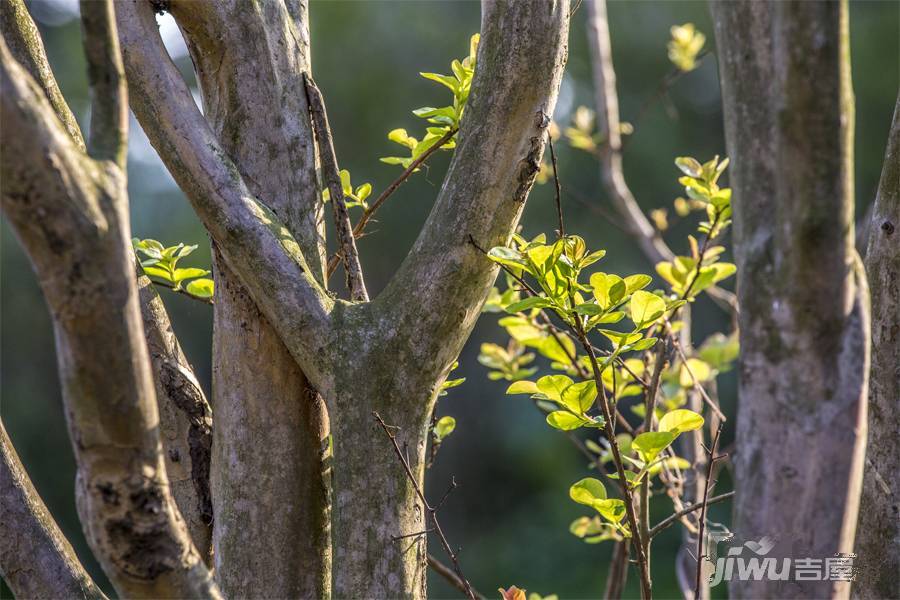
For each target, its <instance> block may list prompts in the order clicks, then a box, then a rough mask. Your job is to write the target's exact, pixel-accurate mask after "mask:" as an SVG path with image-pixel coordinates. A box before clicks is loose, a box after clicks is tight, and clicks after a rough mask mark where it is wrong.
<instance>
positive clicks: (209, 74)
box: [172, 0, 331, 598]
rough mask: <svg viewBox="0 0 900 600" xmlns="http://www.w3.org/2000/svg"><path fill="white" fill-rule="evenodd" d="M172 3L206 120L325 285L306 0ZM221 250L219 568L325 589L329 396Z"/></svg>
mask: <svg viewBox="0 0 900 600" xmlns="http://www.w3.org/2000/svg"><path fill="white" fill-rule="evenodd" d="M172 13H173V16H174V17H175V19H176V21H177V23H178V24H179V27H180V28H181V30H182V33H183V34H184V37H185V40H186V42H187V44H188V48H189V49H190V52H191V58H192V60H193V63H194V69H195V74H196V77H197V81H198V83H199V85H200V89H201V92H202V98H203V112H204V116H205V117H206V120H207V121H208V123H209V125H210V127H211V128H212V130H213V132H214V134H215V136H216V137H217V138H218V141H219V143H220V144H221V146H222V148H223V150H224V151H225V153H227V155H228V157H229V158H230V159H231V160H232V161H233V162H234V164H235V167H236V168H237V170H238V171H239V172H240V173H241V175H242V176H243V177H244V179H245V180H246V181H247V185H248V187H249V189H250V191H251V192H252V193H253V194H254V195H255V196H256V197H258V198H260V199H261V201H263V202H265V204H266V205H267V206H268V207H269V208H270V209H272V211H273V212H274V213H275V214H276V215H277V216H278V217H279V218H280V219H281V221H282V222H283V223H284V225H285V226H286V227H287V229H288V230H289V231H290V232H291V234H292V235H293V236H294V239H296V240H297V243H298V244H299V246H300V249H301V251H302V252H303V256H304V257H306V259H307V262H308V264H309V268H310V270H311V273H312V274H313V276H314V277H315V278H316V279H317V280H318V281H319V282H320V283H321V282H322V281H324V276H323V269H324V260H325V258H324V257H325V245H324V224H323V218H322V208H323V203H322V197H321V195H319V193H318V186H317V182H316V171H315V153H314V144H313V138H312V131H311V128H310V124H309V119H308V117H307V115H308V109H307V106H306V94H305V87H304V83H303V73H304V72H307V71H309V68H310V67H309V50H310V49H309V30H308V22H307V7H306V5H305V3H301V2H297V1H294V0H291V1H288V2H280V1H279V2H267V3H264V4H260V5H254V4H252V3H248V2H245V1H242V0H235V1H229V2H216V3H213V2H202V3H198V2H176V3H173V5H172ZM220 250H221V248H217V251H216V259H215V261H214V270H215V278H216V283H217V288H216V304H215V309H214V311H215V312H214V328H213V348H214V351H213V402H214V404H215V406H216V433H215V443H214V449H215V452H214V454H213V466H212V485H213V492H214V494H213V498H214V508H215V515H216V522H215V527H214V543H215V554H216V565H217V566H218V568H217V570H216V578H217V581H219V583H220V585H221V586H222V588H223V592H224V593H225V594H226V595H227V596H233V597H249V596H265V597H292V598H297V597H304V598H317V597H323V596H327V595H328V590H329V588H330V561H331V554H330V552H331V549H330V536H329V533H330V529H329V526H328V510H329V489H328V487H327V485H326V481H325V479H324V478H323V473H324V470H325V468H326V465H325V463H324V459H325V450H326V448H327V437H328V418H327V415H326V412H325V408H324V404H323V403H322V400H321V398H319V397H318V394H317V393H316V391H315V390H314V389H313V388H312V387H311V386H310V385H309V383H308V382H307V379H306V377H305V375H304V374H303V372H302V370H301V369H300V368H299V367H298V366H297V364H296V362H295V361H294V359H293V358H292V357H291V354H290V352H289V351H288V350H287V348H286V347H285V346H284V344H283V343H282V341H281V340H280V338H279V337H278V335H277V334H276V332H275V330H274V329H272V327H271V326H270V325H269V323H268V321H267V320H266V318H265V317H264V316H263V315H262V314H261V313H260V312H259V309H257V307H256V304H255V303H254V301H253V299H252V298H251V297H250V296H249V295H248V294H247V291H246V289H245V288H244V286H243V285H242V284H241V281H240V279H239V278H238V277H237V276H236V275H235V274H234V272H233V271H232V270H231V269H229V268H228V267H227V266H226V264H225V261H223V260H222V256H221V252H220ZM261 448H264V449H265V451H260V449H261Z"/></svg>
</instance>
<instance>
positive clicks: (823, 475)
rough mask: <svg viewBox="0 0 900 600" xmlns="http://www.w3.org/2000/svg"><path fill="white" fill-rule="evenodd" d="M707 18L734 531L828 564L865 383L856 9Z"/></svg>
mask: <svg viewBox="0 0 900 600" xmlns="http://www.w3.org/2000/svg"><path fill="white" fill-rule="evenodd" d="M712 6H713V17H714V21H715V30H716V41H717V46H718V49H719V68H720V75H721V81H722V93H723V101H724V112H725V131H726V139H727V145H728V154H729V156H730V157H731V159H732V161H733V162H732V164H733V165H734V167H733V170H732V171H731V183H732V188H733V189H734V200H733V206H734V237H735V256H736V259H737V264H738V300H739V302H740V306H741V315H740V319H739V321H740V338H741V339H740V342H741V356H740V386H739V400H740V403H739V408H738V417H737V442H736V443H737V447H738V448H739V449H740V450H739V452H738V454H737V456H736V457H735V479H736V482H735V485H736V490H737V497H736V501H735V520H734V530H735V532H736V534H737V535H738V536H740V538H742V539H745V540H749V539H759V538H761V537H762V536H766V535H768V536H773V537H776V538H778V539H780V540H781V541H782V542H783V546H782V547H781V548H782V549H784V550H785V552H786V553H788V554H790V555H792V556H793V557H795V558H798V557H807V556H808V557H815V558H823V559H824V558H827V557H830V556H832V555H834V554H835V553H837V552H851V551H852V549H853V538H854V533H855V526H856V517H857V511H858V507H859V494H860V487H861V483H862V466H863V464H862V463H863V456H864V451H865V441H866V401H867V387H868V381H867V377H868V371H869V317H868V309H869V300H868V291H867V286H866V281H865V276H864V274H863V273H862V269H861V265H860V263H859V258H858V256H857V254H856V251H855V250H854V247H853V166H852V165H853V161H852V156H853V144H852V140H853V118H854V113H853V98H852V91H851V88H850V65H849V47H848V33H847V4H846V2H779V3H775V4H770V3H765V2H752V1H739V2H724V1H723V2H714V3H713V5H712ZM731 591H732V594H733V595H734V596H735V597H738V598H760V597H817V598H820V597H833V598H845V597H847V596H848V593H849V583H847V582H836V581H735V582H732V584H731Z"/></svg>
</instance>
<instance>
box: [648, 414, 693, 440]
mask: <svg viewBox="0 0 900 600" xmlns="http://www.w3.org/2000/svg"><path fill="white" fill-rule="evenodd" d="M701 427H703V417H702V416H700V415H698V414H697V413H695V412H694V411H692V410H687V409H686V408H679V409H677V410H673V411H671V412H669V413H666V414H665V415H663V418H662V419H660V420H659V430H660V431H665V432H668V433H674V434H676V435H677V434H679V433H684V432H685V431H693V430H695V429H700V428H701ZM638 437H640V436H638Z"/></svg>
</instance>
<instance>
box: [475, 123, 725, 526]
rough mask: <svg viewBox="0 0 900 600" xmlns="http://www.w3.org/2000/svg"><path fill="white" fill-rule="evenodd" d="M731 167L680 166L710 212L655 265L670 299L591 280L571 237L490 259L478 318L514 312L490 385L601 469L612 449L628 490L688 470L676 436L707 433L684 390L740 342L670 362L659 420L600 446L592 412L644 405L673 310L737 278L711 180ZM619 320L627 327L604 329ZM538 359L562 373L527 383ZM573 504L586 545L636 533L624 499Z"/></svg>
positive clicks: (710, 346) (594, 257)
mask: <svg viewBox="0 0 900 600" xmlns="http://www.w3.org/2000/svg"><path fill="white" fill-rule="evenodd" d="M589 116H590V115H587V114H584V113H583V114H582V121H583V122H582V123H581V124H580V126H581V129H580V133H576V132H574V131H567V136H568V137H569V138H570V139H573V138H577V136H578V135H580V134H581V133H584V132H586V131H590V130H591V128H592V126H591V124H590V122H589V120H588V117H589ZM581 139H582V142H583V143H582V145H581V147H582V149H588V148H589V142H595V140H593V139H592V138H590V137H582V138H581ZM727 165H728V161H727V160H724V161H721V162H720V161H719V159H718V157H716V158H714V159H713V160H711V161H708V162H707V163H705V164H701V163H700V162H699V161H696V160H695V159H692V158H679V159H677V160H676V166H677V167H678V168H679V169H680V170H681V171H682V173H683V174H684V176H683V177H681V178H680V179H679V182H680V183H681V184H682V185H683V186H684V188H685V193H686V195H687V196H688V197H689V198H690V202H692V203H695V204H696V205H697V206H698V207H702V208H704V209H705V210H706V216H707V220H706V221H704V222H702V223H700V225H699V227H698V231H699V232H700V234H702V235H703V236H704V237H703V242H702V243H700V242H698V241H697V239H696V238H695V237H694V236H689V242H690V246H691V255H690V256H679V257H676V258H675V259H674V260H673V261H671V262H664V263H660V264H659V265H657V272H658V273H659V274H660V276H661V277H662V278H663V279H664V280H665V281H666V283H668V290H655V291H652V292H651V291H648V290H647V289H646V288H647V287H648V286H649V285H650V284H651V282H652V277H651V276H649V275H645V274H635V275H629V276H626V277H622V276H619V275H615V274H611V273H605V272H602V271H594V272H591V273H590V274H588V271H589V270H592V269H588V267H591V266H592V265H594V264H595V263H597V261H599V260H601V259H602V258H603V257H604V255H605V252H604V251H602V250H600V251H596V252H589V251H588V250H587V247H586V244H585V242H584V240H583V239H582V238H580V237H578V236H567V237H564V238H561V239H558V240H556V241H555V242H553V243H548V241H547V238H546V236H544V235H539V236H537V237H536V238H534V239H532V240H526V239H525V238H523V237H522V236H520V235H518V234H516V235H513V236H512V240H511V242H510V244H509V245H507V246H499V247H495V248H492V249H491V250H490V251H489V252H488V256H489V258H490V259H491V260H493V261H494V262H497V263H498V264H500V265H502V266H503V268H504V270H505V271H506V276H505V281H506V290H505V291H502V292H501V291H500V290H499V289H496V288H495V289H494V290H492V292H491V294H490V296H489V298H488V301H487V303H486V305H485V311H486V312H494V313H498V312H505V313H510V314H509V315H507V316H503V317H502V318H501V319H500V325H501V327H503V328H504V329H505V331H506V333H507V334H508V335H509V343H508V344H507V345H506V346H505V347H503V346H500V345H497V344H485V345H483V346H482V351H481V355H480V357H479V360H480V362H481V363H482V364H483V365H485V366H487V367H488V368H489V369H491V371H490V372H489V375H488V376H489V377H490V378H491V379H506V380H508V381H511V382H512V383H511V385H510V386H509V387H508V389H507V393H508V394H527V395H529V396H530V397H531V399H532V401H533V402H534V403H535V404H536V405H537V406H538V407H539V408H541V409H542V410H543V411H544V412H545V413H546V420H547V423H548V424H549V425H550V426H551V427H553V428H555V429H559V430H562V431H567V432H572V431H575V430H579V429H583V430H584V431H586V432H594V433H593V434H590V437H589V438H588V439H586V440H585V441H584V444H585V447H586V448H587V449H588V450H589V451H590V452H591V453H593V454H595V455H596V460H595V463H594V464H595V465H597V466H599V467H601V470H602V467H603V466H604V465H607V464H608V463H609V462H611V461H612V460H613V453H612V444H613V443H614V444H616V447H617V448H618V450H619V453H620V456H621V457H622V460H623V463H624V464H623V467H624V473H625V479H626V480H627V482H626V485H627V487H628V489H629V490H635V489H637V488H639V487H640V486H641V485H651V481H652V479H653V478H654V477H656V476H657V475H659V474H660V473H662V472H664V471H670V470H684V469H688V468H690V464H689V463H688V461H686V460H684V459H683V458H680V457H678V456H677V455H675V454H674V452H673V451H672V450H671V446H672V443H673V442H674V441H675V440H676V439H677V438H678V436H679V435H680V434H681V433H683V432H686V431H692V430H696V429H700V428H702V427H703V424H704V419H703V416H702V415H700V414H698V413H696V412H693V411H691V410H687V409H685V408H683V406H684V405H685V404H686V402H687V393H688V391H689V390H690V389H692V388H694V387H696V386H698V385H702V384H705V383H707V382H709V381H711V380H712V379H714V378H715V376H716V375H717V374H718V373H719V372H722V371H726V370H728V369H729V368H731V363H732V361H733V360H734V359H735V358H736V357H737V353H738V347H737V338H736V336H734V335H732V336H730V337H726V336H724V335H722V334H715V335H713V336H710V338H708V339H707V340H706V342H704V344H703V345H702V346H701V347H700V349H699V350H698V351H697V352H696V353H695V354H694V355H692V356H690V357H687V358H686V359H684V360H674V361H672V364H671V365H670V366H669V367H668V368H667V369H665V370H664V371H663V372H662V373H661V377H660V385H659V390H658V395H657V402H656V403H655V405H654V406H655V409H654V410H655V414H654V419H651V420H650V423H654V422H656V423H658V424H657V426H656V427H655V428H651V429H650V430H649V431H643V432H639V433H638V434H637V435H636V436H634V437H632V435H630V434H628V433H620V434H618V435H617V436H616V437H615V440H609V439H606V437H605V431H604V420H603V414H602V413H599V412H598V411H597V410H596V409H597V408H598V407H599V406H600V405H599V404H598V402H605V401H609V402H610V406H611V407H616V406H617V405H618V403H620V402H621V401H622V400H624V399H626V398H630V397H635V398H637V397H641V396H642V395H643V394H644V393H645V391H646V389H647V388H648V387H649V384H648V380H649V379H650V375H651V374H650V373H649V372H648V371H649V368H648V365H649V364H651V358H652V356H651V353H650V351H651V350H652V349H653V348H654V346H655V344H656V342H657V336H659V335H660V334H665V335H673V334H675V333H677V332H678V331H679V329H680V328H681V327H683V326H684V325H683V323H681V322H680V321H678V319H677V316H678V312H679V311H678V309H679V308H680V307H681V306H683V305H684V304H685V303H687V302H690V301H692V300H693V299H694V298H695V297H696V296H697V295H698V294H699V293H700V292H702V291H704V290H706V289H708V288H709V287H710V286H711V285H713V284H715V283H718V282H719V281H721V280H723V279H725V278H726V277H728V276H730V275H732V274H733V273H734V271H735V267H734V265H732V264H730V263H725V262H719V261H718V258H719V257H720V256H721V254H722V252H723V251H724V248H722V247H721V246H715V245H712V241H713V240H714V239H715V238H716V237H718V236H719V235H721V233H722V232H723V231H724V229H725V228H726V227H727V226H728V225H729V224H730V216H731V205H730V199H731V191H730V189H728V188H720V187H719V186H718V183H717V182H718V179H719V177H720V176H721V174H722V172H723V171H724V170H725V168H726V167H727ZM529 282H531V283H529ZM550 316H555V317H556V318H557V319H558V320H559V321H561V322H562V323H563V325H564V327H562V328H558V327H556V326H554V325H553V324H552V320H551V319H550ZM624 323H628V325H627V326H626V327H621V325H620V326H618V327H617V328H616V329H612V328H610V326H611V325H615V324H624ZM567 331H568V332H574V334H576V335H569V333H567ZM590 333H596V334H600V335H601V336H603V337H604V338H605V339H606V343H607V344H608V346H609V348H610V349H609V350H608V351H602V350H599V351H598V353H599V354H601V357H600V360H599V361H598V365H597V366H598V369H599V372H600V377H599V379H600V382H601V383H602V389H599V390H598V389H597V384H596V383H595V381H596V379H595V378H594V377H593V373H592V361H591V360H590V357H589V356H585V355H581V354H579V353H578V351H577V349H578V345H577V344H576V343H575V341H574V340H573V337H576V338H578V339H581V338H582V336H584V338H585V339H587V335H588V334H590ZM528 350H534V352H528ZM538 355H540V356H542V357H544V358H546V359H548V361H549V366H550V368H551V369H552V370H555V371H557V373H556V374H548V375H544V376H542V377H539V378H537V379H536V380H532V379H531V378H532V376H533V375H535V374H537V372H538V367H537V366H534V365H533V363H534V360H535V358H536V357H537V356H538ZM646 410H647V406H646V404H645V403H644V402H640V403H635V404H633V405H632V406H631V411H632V412H633V413H634V414H635V415H637V416H639V417H641V418H642V419H643V418H645V417H646ZM607 477H609V478H610V479H618V474H617V472H613V473H612V474H609V475H607ZM570 497H571V498H572V499H573V500H574V501H575V502H578V503H580V504H584V505H587V506H591V507H592V508H593V509H594V510H595V511H596V513H597V514H595V515H594V516H590V517H589V516H585V517H581V518H579V519H577V520H576V521H574V522H573V523H572V524H571V526H570V531H571V532H572V533H573V534H574V535H576V536H578V537H580V538H583V539H584V540H585V541H586V542H589V543H597V542H600V541H603V540H608V539H615V540H620V539H623V538H626V537H630V536H631V532H630V531H629V528H628V524H627V522H625V520H624V519H625V516H626V511H625V504H624V500H622V499H618V498H610V497H608V495H607V493H606V489H605V487H604V485H603V483H602V482H601V481H600V480H598V479H595V478H587V479H583V480H581V481H579V482H578V483H576V484H575V485H573V486H572V488H571V489H570Z"/></svg>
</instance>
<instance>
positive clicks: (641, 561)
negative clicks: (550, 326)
mask: <svg viewBox="0 0 900 600" xmlns="http://www.w3.org/2000/svg"><path fill="white" fill-rule="evenodd" d="M580 323H581V322H580V321H576V324H577V329H576V333H577V335H578V339H579V341H580V342H581V345H582V346H583V347H584V349H585V351H586V352H587V353H588V357H589V358H590V361H591V370H592V371H593V374H594V382H595V383H596V384H597V390H598V391H599V392H600V394H601V398H600V407H601V409H602V411H603V417H604V423H603V427H604V430H605V433H606V439H607V441H608V442H609V447H610V450H611V453H612V457H613V462H614V463H615V465H616V472H617V474H618V476H619V486H620V488H621V489H622V496H623V497H624V500H625V514H626V515H627V517H628V525H629V527H630V528H631V541H632V543H633V544H634V547H635V551H636V552H637V561H638V566H639V568H640V573H641V598H643V600H649V598H650V597H651V585H652V584H651V581H650V565H649V563H648V562H647V556H646V554H645V553H644V545H643V543H642V541H641V533H640V530H639V529H638V522H637V517H636V516H635V514H634V501H633V498H632V494H631V491H630V490H629V489H628V480H627V479H626V478H625V466H624V465H623V463H622V456H621V454H620V453H619V443H618V441H616V434H615V431H614V430H613V428H612V414H611V412H610V408H609V401H608V399H607V397H606V388H605V387H604V386H603V379H602V377H601V371H600V365H599V364H598V363H597V355H596V353H595V352H594V347H593V346H592V345H591V343H590V342H589V341H588V339H587V335H586V334H585V332H584V329H583V328H581V325H580Z"/></svg>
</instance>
